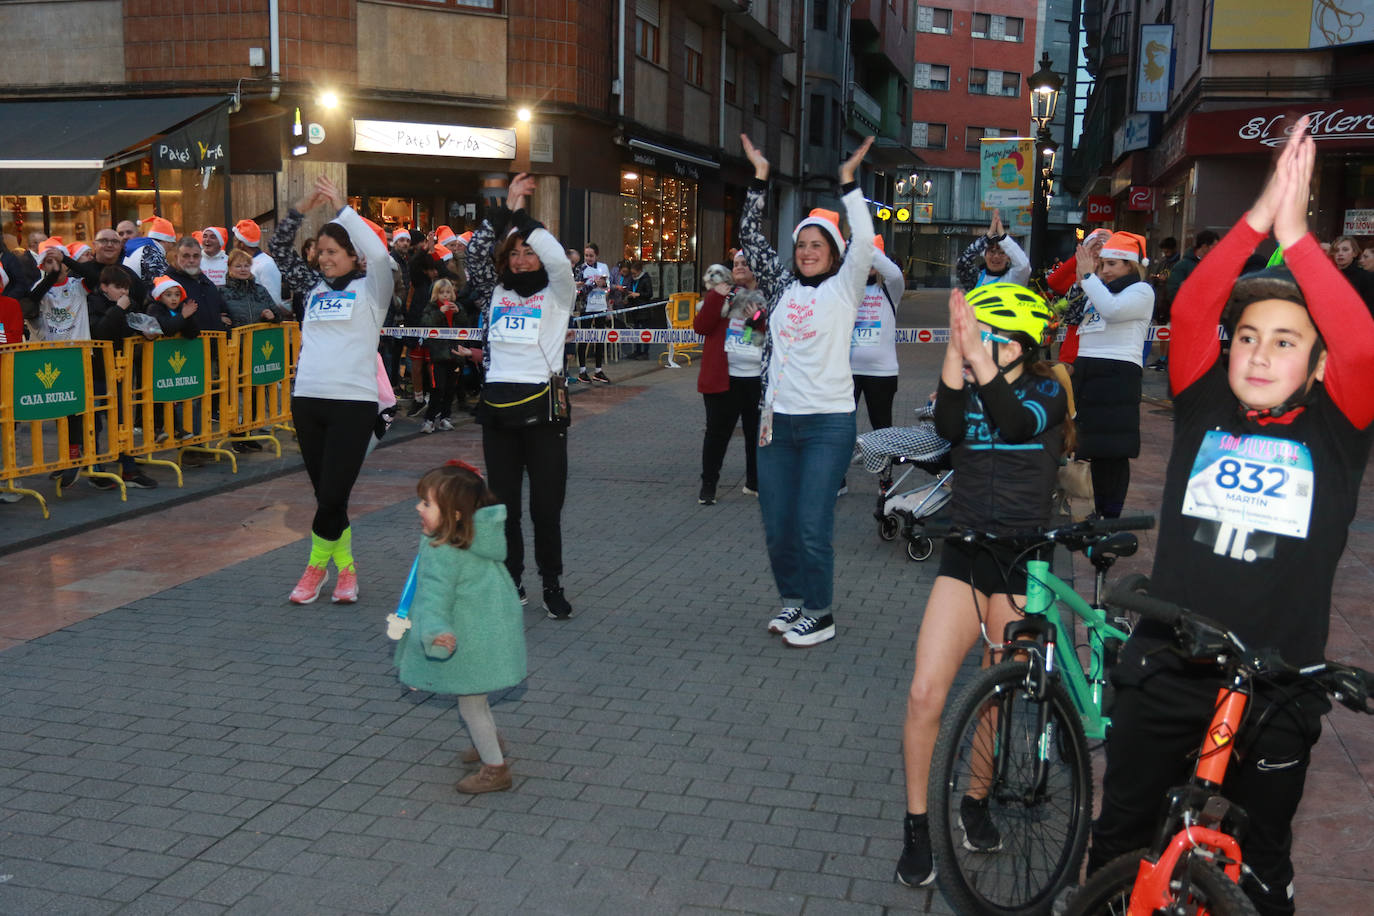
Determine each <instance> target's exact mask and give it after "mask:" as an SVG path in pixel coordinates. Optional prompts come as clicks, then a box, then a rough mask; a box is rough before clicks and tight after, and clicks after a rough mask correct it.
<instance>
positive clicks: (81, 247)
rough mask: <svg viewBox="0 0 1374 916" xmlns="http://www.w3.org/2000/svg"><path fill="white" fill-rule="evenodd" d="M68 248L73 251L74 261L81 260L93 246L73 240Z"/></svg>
mask: <svg viewBox="0 0 1374 916" xmlns="http://www.w3.org/2000/svg"><path fill="white" fill-rule="evenodd" d="M67 250H68V251H69V252H71V255H72V260H73V261H79V260H81V256H82V255H83V254H85V253H86V252H88V251H90V250H91V246H90V245H87V244H86V243H85V242H72V243H71V244H70V245H68V246H67Z"/></svg>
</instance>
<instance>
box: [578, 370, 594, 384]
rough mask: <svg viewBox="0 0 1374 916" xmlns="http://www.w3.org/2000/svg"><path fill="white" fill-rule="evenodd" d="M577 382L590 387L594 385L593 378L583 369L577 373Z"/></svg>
mask: <svg viewBox="0 0 1374 916" xmlns="http://www.w3.org/2000/svg"><path fill="white" fill-rule="evenodd" d="M577 380H578V381H579V382H586V383H587V384H588V385H590V384H591V383H592V377H591V376H590V375H588V374H587V370H586V369H583V370H581V371H580V372H578V373H577Z"/></svg>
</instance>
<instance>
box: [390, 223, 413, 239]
mask: <svg viewBox="0 0 1374 916" xmlns="http://www.w3.org/2000/svg"><path fill="white" fill-rule="evenodd" d="M403 236H404V237H405V239H406V241H410V230H409V229H407V228H405V227H404V226H402V227H401V228H399V229H397V230H396V231H395V232H393V233H391V240H392V241H393V242H397V241H400V239H401V238H402V237H403Z"/></svg>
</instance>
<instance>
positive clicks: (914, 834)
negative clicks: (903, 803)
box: [893, 814, 935, 887]
mask: <svg viewBox="0 0 1374 916" xmlns="http://www.w3.org/2000/svg"><path fill="white" fill-rule="evenodd" d="M893 877H894V878H895V879H896V881H897V883H898V884H904V885H906V886H907V887H925V886H926V885H928V884H930V882H932V881H934V880H935V862H934V861H933V860H932V859H931V856H930V830H929V829H928V828H927V827H926V824H925V817H924V816H923V817H922V818H921V820H920V822H917V821H916V818H915V816H914V815H911V814H908V815H907V816H906V818H905V819H904V820H903V821H902V857H901V858H900V859H898V860H897V873H896V875H894V876H893Z"/></svg>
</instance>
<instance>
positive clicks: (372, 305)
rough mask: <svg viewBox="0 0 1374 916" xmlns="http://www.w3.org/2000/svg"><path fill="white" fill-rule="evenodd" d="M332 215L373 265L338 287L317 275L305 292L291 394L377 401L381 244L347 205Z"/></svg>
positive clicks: (387, 298)
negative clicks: (298, 351) (299, 344)
mask: <svg viewBox="0 0 1374 916" xmlns="http://www.w3.org/2000/svg"><path fill="white" fill-rule="evenodd" d="M333 221H334V222H336V223H338V224H339V225H340V226H343V227H344V229H345V230H346V231H347V232H348V238H349V240H350V241H352V243H353V250H354V251H356V252H357V253H358V255H359V256H360V257H362V258H366V260H367V263H368V264H370V265H372V266H373V269H372V270H370V271H368V272H367V273H366V274H364V275H363V276H361V277H355V278H353V279H352V280H350V281H349V282H348V284H347V285H345V286H344V287H343V288H342V289H334V288H333V286H332V285H331V284H330V283H329V281H328V280H321V281H320V282H318V283H316V284H315V285H314V286H313V287H312V288H311V289H310V292H309V293H308V294H307V295H306V305H305V320H304V321H303V322H302V323H301V356H300V362H299V363H298V364H297V366H296V387H295V395H296V396H297V397H305V398H327V399H329V400H335V401H371V402H373V403H376V402H377V359H376V354H377V339H378V337H379V335H380V334H381V329H382V324H383V322H384V321H385V319H386V311H387V307H388V306H390V305H391V289H392V287H391V284H392V279H391V271H390V269H388V267H387V261H388V256H387V250H386V245H384V244H382V240H381V239H379V238H378V237H377V234H376V233H375V232H373V231H372V229H371V228H370V227H369V226H368V225H367V223H365V222H363V218H362V217H361V216H359V215H358V214H357V213H355V212H354V210H353V208H352V207H344V208H343V210H342V211H341V212H340V213H339V215H338V216H337V217H335V218H334V220H333ZM258 260H259V259H257V258H255V259H254V260H253V263H254V265H256V264H257V262H258ZM268 260H269V261H270V260H271V258H268ZM272 269H273V270H276V264H275V263H273V265H272ZM278 276H280V275H278ZM280 285H281V284H280V282H278V286H280Z"/></svg>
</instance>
